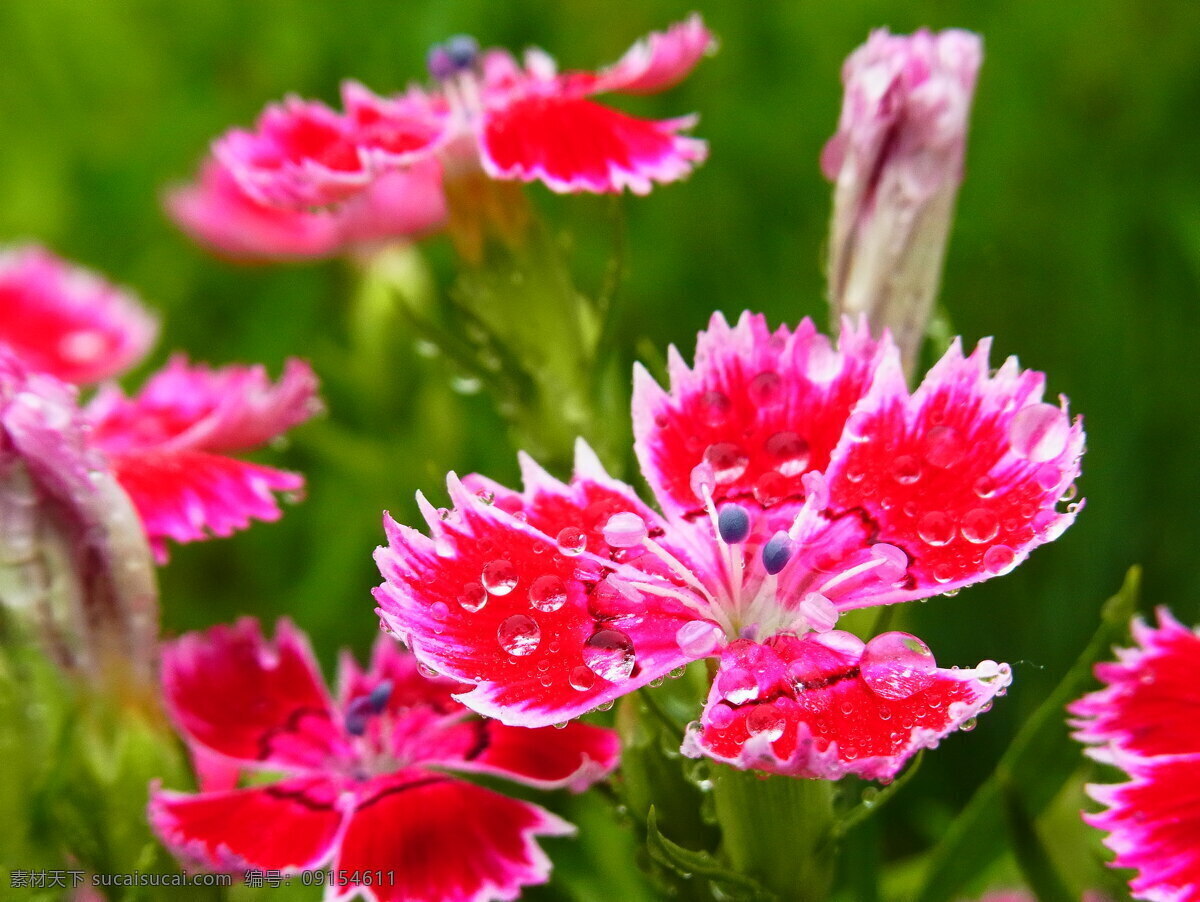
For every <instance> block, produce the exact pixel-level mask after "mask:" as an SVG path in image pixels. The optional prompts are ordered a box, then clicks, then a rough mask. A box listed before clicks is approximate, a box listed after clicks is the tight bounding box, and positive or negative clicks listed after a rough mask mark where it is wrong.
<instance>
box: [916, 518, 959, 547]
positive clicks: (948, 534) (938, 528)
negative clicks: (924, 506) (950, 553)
mask: <svg viewBox="0 0 1200 902" xmlns="http://www.w3.org/2000/svg"><path fill="white" fill-rule="evenodd" d="M917 535H919V536H920V537H921V540H922V541H923V542H925V543H926V544H929V545H933V546H935V547H939V546H941V545H948V544H949V543H950V540H951V539H953V538H954V522H953V521H952V520H951V519H950V518H949V517H948V516H946V515H945V514H944V513H942V512H941V511H930V512H929V513H927V514H925V516H923V517H922V518H921V520H920V522H919V523H917Z"/></svg>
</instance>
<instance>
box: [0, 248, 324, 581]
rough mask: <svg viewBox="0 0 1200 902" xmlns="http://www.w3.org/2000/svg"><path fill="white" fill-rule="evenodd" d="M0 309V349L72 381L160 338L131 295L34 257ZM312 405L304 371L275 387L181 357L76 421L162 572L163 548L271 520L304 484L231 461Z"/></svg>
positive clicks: (309, 377) (250, 370)
mask: <svg viewBox="0 0 1200 902" xmlns="http://www.w3.org/2000/svg"><path fill="white" fill-rule="evenodd" d="M0 300H3V301H4V302H5V304H4V306H3V308H0V349H7V352H8V353H10V354H14V355H15V356H16V358H17V359H19V360H20V361H21V363H22V368H23V369H30V370H33V371H36V372H44V373H47V374H54V375H57V376H58V377H60V378H62V379H66V380H69V381H75V382H84V383H86V382H91V381H94V380H96V379H100V378H106V377H109V376H115V375H117V374H119V373H120V372H122V371H123V370H125V369H126V368H128V367H130V366H133V365H135V364H136V363H138V362H139V361H140V359H141V358H142V357H143V356H144V354H145V353H146V351H147V350H148V348H149V345H150V344H151V343H152V341H153V337H154V333H155V330H156V328H157V327H156V324H155V321H154V319H153V318H152V317H151V316H150V315H149V314H147V313H146V312H145V311H143V310H142V309H141V308H140V307H139V306H138V305H137V304H136V302H135V301H133V299H132V298H131V297H129V296H128V295H125V294H123V293H121V292H119V291H118V290H117V289H115V288H113V287H112V286H110V285H107V284H106V283H104V282H103V281H102V280H101V279H99V278H98V277H97V276H94V275H92V274H91V273H88V272H85V271H82V270H78V269H75V268H73V267H71V266H69V265H68V264H66V263H64V262H63V261H61V260H59V259H58V258H56V257H54V256H53V255H51V254H49V253H47V252H45V251H42V250H40V249H36V248H31V249H27V250H23V251H20V252H17V253H16V254H13V255H11V256H9V257H8V258H6V259H5V260H4V261H3V263H2V264H0ZM71 403H72V405H74V403H75V402H74V399H73V396H72V402H71ZM319 406H320V405H319V403H318V402H317V400H316V377H315V376H314V374H313V372H312V370H311V369H310V368H309V366H308V364H306V363H304V362H302V361H299V360H291V361H288V363H287V365H286V366H285V368H284V373H283V376H282V377H281V378H280V380H279V381H278V382H276V383H272V382H271V380H270V379H269V378H268V377H267V375H266V372H265V370H264V369H263V368H262V367H261V366H251V367H247V366H236V365H235V366H228V367H223V368H220V369H210V368H208V367H204V366H198V365H192V364H189V363H187V362H186V361H185V360H184V359H183V358H181V357H177V358H174V359H172V360H171V361H170V362H169V363H168V364H167V366H166V367H164V368H163V369H162V370H160V371H159V372H158V373H156V374H154V375H153V376H151V377H150V379H149V380H148V381H147V383H146V385H145V387H144V388H143V389H142V391H141V393H140V394H139V395H137V396H136V397H134V398H126V397H125V396H124V395H123V394H122V392H121V390H120V389H119V388H117V387H116V386H115V385H111V384H106V385H104V386H102V387H101V388H100V389H99V391H98V392H97V393H96V394H95V396H94V397H93V398H92V399H91V400H90V401H89V402H88V403H87V404H86V405H84V409H83V412H82V418H83V421H84V423H85V426H86V442H87V445H88V448H89V453H90V454H91V455H92V457H93V459H94V461H95V466H97V467H99V468H104V469H107V470H111V472H112V473H113V474H114V475H115V476H116V477H117V480H118V481H119V483H120V485H121V488H123V489H124V490H125V492H126V493H127V494H128V495H129V498H130V499H131V500H132V501H133V503H134V506H135V507H136V508H137V512H138V514H139V515H140V516H141V520H142V524H143V526H144V527H145V530H146V534H147V537H148V538H149V540H150V544H151V547H152V548H153V549H154V552H155V554H156V556H157V557H158V559H159V560H160V561H163V560H165V559H166V540H167V539H173V540H175V541H177V542H194V541H199V540H202V539H205V538H207V537H208V536H209V535H217V536H227V535H230V534H231V533H233V532H234V531H236V530H239V529H245V528H246V527H247V526H249V525H250V522H251V520H276V519H278V518H279V516H280V511H279V506H278V504H277V502H276V500H275V496H274V494H273V493H274V492H298V491H300V489H301V488H302V487H303V485H304V480H303V478H302V477H301V476H299V475H298V474H295V473H287V472H284V471H282V470H276V469H273V468H270V467H264V466H261V465H259V464H253V463H249V462H246V461H242V460H238V459H236V458H234V457H230V456H228V455H229V454H230V453H231V452H241V451H249V450H252V449H254V448H257V447H258V446H260V445H262V444H265V443H266V442H267V441H269V440H270V439H272V438H274V437H275V436H278V435H281V434H283V433H284V432H286V431H287V430H288V429H290V428H291V427H292V426H295V425H297V424H298V423H301V422H303V421H304V420H306V419H308V418H309V417H310V416H312V415H313V413H315V412H316V411H317V410H318V409H319ZM73 416H79V414H78V413H74V414H73Z"/></svg>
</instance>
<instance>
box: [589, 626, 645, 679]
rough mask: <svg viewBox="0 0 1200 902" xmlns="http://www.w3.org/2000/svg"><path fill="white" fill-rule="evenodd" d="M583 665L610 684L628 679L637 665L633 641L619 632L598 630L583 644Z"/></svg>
mask: <svg viewBox="0 0 1200 902" xmlns="http://www.w3.org/2000/svg"><path fill="white" fill-rule="evenodd" d="M583 663H584V664H586V665H587V666H588V667H589V668H591V671H592V673H594V674H596V676H598V677H600V678H601V679H605V680H608V682H610V683H619V682H620V681H622V680H627V679H629V675H630V674H631V673H633V668H634V665H635V664H636V663H637V655H636V654H635V653H634V650H633V641H632V640H631V639H630V638H629V637H628V636H626V635H625V634H624V633H623V632H621V631H620V630H600V631H599V632H596V633H593V634H592V636H591V638H589V639H588V640H587V642H585V643H584V644H583Z"/></svg>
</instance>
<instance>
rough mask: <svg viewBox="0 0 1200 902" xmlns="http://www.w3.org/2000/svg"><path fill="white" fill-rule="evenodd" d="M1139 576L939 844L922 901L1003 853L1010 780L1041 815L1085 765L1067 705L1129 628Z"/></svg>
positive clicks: (939, 897) (956, 887)
mask: <svg viewBox="0 0 1200 902" xmlns="http://www.w3.org/2000/svg"><path fill="white" fill-rule="evenodd" d="M1141 575H1142V572H1141V568H1139V567H1131V568H1130V569H1129V572H1128V573H1127V574H1126V575H1125V582H1124V584H1123V585H1122V586H1121V589H1120V591H1119V592H1117V594H1116V595H1114V596H1113V597H1112V598H1110V599H1109V600H1108V601H1107V602H1106V603H1105V605H1104V608H1103V610H1102V612H1101V623H1100V627H1099V629H1097V630H1096V633H1095V634H1094V635H1093V636H1092V639H1091V641H1090V642H1089V643H1088V645H1087V648H1085V649H1084V650H1083V653H1082V654H1081V655H1080V656H1079V658H1078V659H1077V660H1076V661H1075V663H1074V664H1073V665H1072V666H1071V669H1070V670H1069V671H1067V675H1066V676H1064V677H1063V679H1062V681H1061V682H1060V683H1059V684H1058V686H1056V687H1055V689H1054V691H1053V692H1052V693H1051V694H1050V695H1049V697H1048V698H1047V699H1046V700H1045V701H1044V702H1043V703H1042V705H1041V706H1040V707H1039V708H1038V709H1037V711H1035V712H1034V714H1033V716H1032V717H1031V718H1030V719H1029V720H1027V721H1026V722H1025V725H1024V726H1023V727H1022V728H1021V730H1020V732H1018V733H1017V736H1016V738H1015V739H1013V741H1012V744H1011V745H1010V746H1009V747H1008V750H1007V751H1006V752H1005V753H1004V756H1003V757H1002V758H1001V759H1000V763H999V764H998V765H997V766H996V770H995V771H994V772H993V773H992V775H991V776H990V777H989V778H988V779H987V781H985V782H984V783H983V785H982V786H980V787H979V789H978V790H976V792H975V795H974V796H973V797H972V798H971V801H970V802H969V803H968V804H967V807H966V808H964V809H963V811H962V813H961V814H960V815H959V816H958V817H957V818H956V819H955V821H954V823H953V824H951V826H950V829H949V831H947V833H946V835H945V837H944V838H943V839H942V841H941V842H940V843H939V844H938V845H937V847H936V848H935V849H934V850H933V853H932V855H931V858H930V865H929V868H928V870H927V872H926V877H925V884H924V886H923V887H922V889H921V892H920V894H919V895H918V896H917V902H947V900H949V899H952V898H955V897H956V896H957V895H958V893H959V891H960V890H961V889H962V888H963V887H964V886H965V885H966V884H967V883H968V882H969V881H970V880H971V879H973V878H974V877H977V876H978V875H979V874H981V873H983V872H984V871H985V870H986V869H987V868H988V866H989V865H991V864H992V862H993V861H994V860H995V859H996V858H997V857H999V855H1000V854H1001V853H1002V852H1003V850H1004V846H1003V844H1001V843H998V842H996V827H997V825H998V824H1001V823H1004V819H1005V814H1004V810H1003V800H1002V797H1001V788H1002V787H1003V786H1004V785H1005V783H1006V782H1007V783H1009V784H1011V785H1013V786H1017V787H1020V792H1021V799H1020V800H1021V803H1022V805H1023V808H1024V810H1025V811H1026V812H1028V816H1029V817H1032V818H1035V819H1036V818H1037V817H1038V816H1039V815H1040V814H1041V813H1042V811H1043V810H1045V808H1046V806H1047V805H1049V804H1050V802H1051V800H1052V799H1053V798H1054V795H1055V793H1057V792H1058V790H1059V789H1061V788H1062V785H1063V784H1064V783H1065V782H1066V781H1067V779H1068V778H1069V777H1070V775H1071V774H1072V773H1073V772H1074V770H1075V768H1076V767H1078V766H1079V761H1080V753H1079V750H1078V749H1077V748H1075V747H1074V745H1073V744H1072V743H1071V742H1069V741H1067V739H1066V736H1065V732H1066V726H1065V722H1064V720H1065V718H1064V714H1063V708H1064V706H1066V704H1067V703H1068V702H1071V701H1073V700H1074V699H1076V698H1078V697H1079V696H1080V695H1082V694H1083V692H1084V690H1085V689H1086V688H1087V686H1088V684H1089V682H1090V681H1091V679H1092V666H1093V665H1094V664H1095V663H1096V661H1098V660H1100V659H1101V658H1103V657H1105V656H1107V655H1108V654H1110V651H1111V648H1112V646H1113V645H1114V644H1115V643H1117V642H1119V641H1120V640H1121V638H1122V637H1123V636H1124V635H1125V634H1126V632H1127V630H1128V628H1129V620H1130V618H1131V617H1132V616H1133V613H1134V610H1135V609H1136V607H1137V598H1138V587H1139V586H1140V584H1141Z"/></svg>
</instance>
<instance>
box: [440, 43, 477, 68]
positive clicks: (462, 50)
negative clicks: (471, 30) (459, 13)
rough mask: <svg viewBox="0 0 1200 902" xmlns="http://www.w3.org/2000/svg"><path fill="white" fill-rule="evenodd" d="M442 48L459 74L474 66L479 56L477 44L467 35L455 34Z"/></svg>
mask: <svg viewBox="0 0 1200 902" xmlns="http://www.w3.org/2000/svg"><path fill="white" fill-rule="evenodd" d="M442 46H443V47H445V48H446V54H447V55H448V56H449V57H450V62H452V63H453V64H454V66H455V68H456V69H457V70H458V71H459V72H462V71H464V70H465V69H470V68H471V67H472V66H474V65H475V60H476V59H477V58H478V56H479V42H478V41H477V40H475V39H474V38H473V37H471V36H470V35H469V34H456V35H455V36H454V37H452V38H450V39H449V40H448V41H446V43H445V44H443V45H442Z"/></svg>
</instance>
